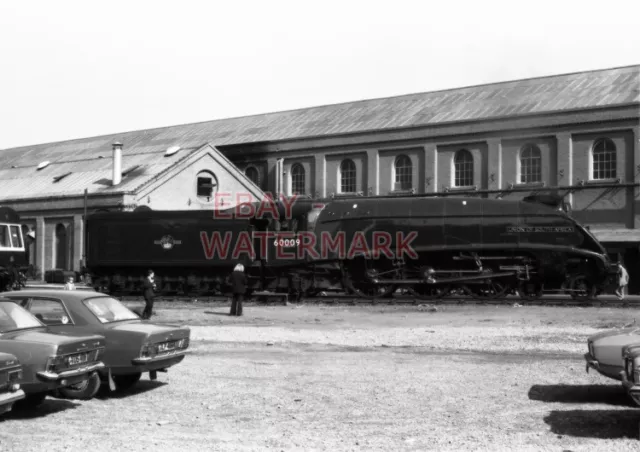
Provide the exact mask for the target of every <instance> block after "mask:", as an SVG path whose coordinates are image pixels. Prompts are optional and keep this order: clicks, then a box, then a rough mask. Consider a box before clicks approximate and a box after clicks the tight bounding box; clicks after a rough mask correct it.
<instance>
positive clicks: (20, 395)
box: [0, 353, 24, 414]
mask: <svg viewBox="0 0 640 452" xmlns="http://www.w3.org/2000/svg"><path fill="white" fill-rule="evenodd" d="M21 380H22V365H20V361H18V358H16V357H15V356H13V355H10V354H8V353H0V414H4V413H6V412H8V411H11V408H13V404H14V403H16V402H17V401H19V400H22V399H24V391H23V390H22V389H20V381H21Z"/></svg>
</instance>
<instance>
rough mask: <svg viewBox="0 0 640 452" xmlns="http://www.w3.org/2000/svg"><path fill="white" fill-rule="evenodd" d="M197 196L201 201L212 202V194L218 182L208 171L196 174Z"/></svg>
mask: <svg viewBox="0 0 640 452" xmlns="http://www.w3.org/2000/svg"><path fill="white" fill-rule="evenodd" d="M196 183H197V188H196V191H197V196H198V198H199V199H200V200H201V201H206V202H211V201H213V194H214V193H215V192H216V191H217V188H218V181H217V180H216V177H215V176H214V175H213V174H212V173H210V172H209V171H202V172H200V173H198V176H197V179H196Z"/></svg>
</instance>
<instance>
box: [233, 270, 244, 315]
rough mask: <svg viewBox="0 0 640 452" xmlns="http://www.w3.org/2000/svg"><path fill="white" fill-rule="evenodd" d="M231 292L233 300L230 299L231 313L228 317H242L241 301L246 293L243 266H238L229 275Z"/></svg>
mask: <svg viewBox="0 0 640 452" xmlns="http://www.w3.org/2000/svg"><path fill="white" fill-rule="evenodd" d="M230 279H231V280H230V282H231V291H232V293H233V298H232V299H231V312H230V313H229V315H235V316H238V317H239V316H241V315H242V301H243V300H244V294H245V292H246V291H247V277H246V275H245V274H244V265H242V264H238V265H236V267H235V268H234V269H233V272H232V273H231V278H230Z"/></svg>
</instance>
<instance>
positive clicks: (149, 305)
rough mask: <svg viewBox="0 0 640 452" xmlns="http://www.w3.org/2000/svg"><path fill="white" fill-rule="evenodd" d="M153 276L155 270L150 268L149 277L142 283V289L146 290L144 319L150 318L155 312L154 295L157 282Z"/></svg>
mask: <svg viewBox="0 0 640 452" xmlns="http://www.w3.org/2000/svg"><path fill="white" fill-rule="evenodd" d="M153 277H154V273H153V270H149V273H148V274H147V278H146V279H145V280H144V283H142V289H143V290H144V302H145V304H146V305H145V307H144V311H142V318H143V319H150V318H151V315H152V314H153V297H154V291H155V290H156V283H155V281H154V280H153Z"/></svg>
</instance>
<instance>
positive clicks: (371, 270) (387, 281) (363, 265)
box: [341, 259, 398, 298]
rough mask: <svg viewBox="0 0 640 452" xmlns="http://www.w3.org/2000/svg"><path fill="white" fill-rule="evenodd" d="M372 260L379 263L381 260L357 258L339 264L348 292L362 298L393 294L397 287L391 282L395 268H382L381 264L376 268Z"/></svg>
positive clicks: (383, 296)
mask: <svg viewBox="0 0 640 452" xmlns="http://www.w3.org/2000/svg"><path fill="white" fill-rule="evenodd" d="M374 262H375V263H378V264H380V262H381V261H380V260H377V261H371V260H370V259H358V260H354V261H351V262H348V263H343V264H341V267H342V275H343V284H344V286H345V288H346V289H347V290H348V291H349V292H351V293H353V294H354V295H357V296H359V297H362V298H386V297H390V296H392V295H393V293H394V292H395V291H396V289H397V288H398V285H397V284H394V283H393V282H392V280H393V278H394V277H395V269H392V268H384V266H382V265H380V266H379V268H376V266H375V265H374Z"/></svg>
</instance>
